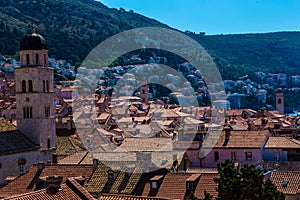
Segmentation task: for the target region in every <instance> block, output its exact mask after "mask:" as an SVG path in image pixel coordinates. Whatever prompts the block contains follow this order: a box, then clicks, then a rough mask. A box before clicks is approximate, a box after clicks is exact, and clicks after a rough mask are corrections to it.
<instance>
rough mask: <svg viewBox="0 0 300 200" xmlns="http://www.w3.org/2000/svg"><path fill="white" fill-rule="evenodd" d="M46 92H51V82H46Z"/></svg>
mask: <svg viewBox="0 0 300 200" xmlns="http://www.w3.org/2000/svg"><path fill="white" fill-rule="evenodd" d="M46 91H47V92H49V81H48V80H47V81H46Z"/></svg>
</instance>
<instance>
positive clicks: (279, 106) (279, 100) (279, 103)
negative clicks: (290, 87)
mask: <svg viewBox="0 0 300 200" xmlns="http://www.w3.org/2000/svg"><path fill="white" fill-rule="evenodd" d="M276 110H277V111H278V112H279V113H280V114H284V100H283V93H282V90H281V89H277V90H276Z"/></svg>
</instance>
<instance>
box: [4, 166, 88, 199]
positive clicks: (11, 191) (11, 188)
mask: <svg viewBox="0 0 300 200" xmlns="http://www.w3.org/2000/svg"><path fill="white" fill-rule="evenodd" d="M92 172H93V166H92V165H45V167H44V169H43V170H42V171H41V172H40V171H38V166H37V165H34V166H33V167H32V168H30V170H29V171H27V172H26V173H25V174H23V175H22V176H19V177H17V178H16V179H15V180H14V181H12V182H10V183H9V184H7V185H6V186H4V187H2V188H0V198H1V197H10V196H14V195H18V194H23V193H28V192H31V191H33V190H34V189H35V183H36V181H37V180H38V179H39V178H41V177H46V176H51V175H57V176H63V182H65V181H66V180H67V178H68V177H78V176H82V177H86V178H88V177H90V176H91V174H92Z"/></svg>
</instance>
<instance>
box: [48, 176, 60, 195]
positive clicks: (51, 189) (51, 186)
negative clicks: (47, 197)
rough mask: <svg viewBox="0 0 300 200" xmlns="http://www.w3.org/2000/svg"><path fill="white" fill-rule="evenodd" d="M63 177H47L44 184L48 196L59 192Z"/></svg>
mask: <svg viewBox="0 0 300 200" xmlns="http://www.w3.org/2000/svg"><path fill="white" fill-rule="evenodd" d="M62 180H63V177H62V176H47V177H46V183H47V189H46V191H47V193H48V194H55V193H57V192H58V191H60V190H61V183H62Z"/></svg>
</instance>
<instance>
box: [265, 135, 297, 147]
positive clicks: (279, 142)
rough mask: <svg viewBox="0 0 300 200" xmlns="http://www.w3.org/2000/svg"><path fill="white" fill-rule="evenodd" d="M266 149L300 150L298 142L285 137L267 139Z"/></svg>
mask: <svg viewBox="0 0 300 200" xmlns="http://www.w3.org/2000/svg"><path fill="white" fill-rule="evenodd" d="M265 148H266V149H282V148H284V149H300V142H299V141H296V140H295V139H289V138H286V137H269V139H268V141H267V143H266V145H265Z"/></svg>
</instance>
